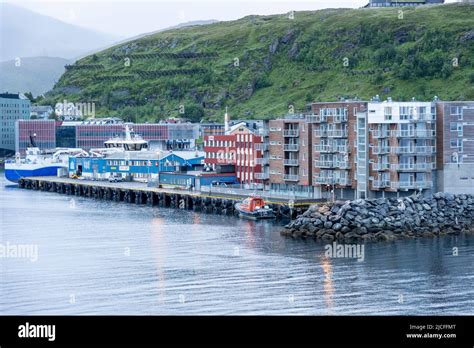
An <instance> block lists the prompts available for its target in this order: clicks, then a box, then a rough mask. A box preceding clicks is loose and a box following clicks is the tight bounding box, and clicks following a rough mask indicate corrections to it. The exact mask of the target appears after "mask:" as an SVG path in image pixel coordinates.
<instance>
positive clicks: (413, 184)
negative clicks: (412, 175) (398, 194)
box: [391, 181, 433, 189]
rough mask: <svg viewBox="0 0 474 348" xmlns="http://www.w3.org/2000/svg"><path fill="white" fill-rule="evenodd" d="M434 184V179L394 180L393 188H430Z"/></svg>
mask: <svg viewBox="0 0 474 348" xmlns="http://www.w3.org/2000/svg"><path fill="white" fill-rule="evenodd" d="M432 185H433V182H432V181H394V182H392V184H391V187H392V188H393V189H428V188H431V187H432Z"/></svg>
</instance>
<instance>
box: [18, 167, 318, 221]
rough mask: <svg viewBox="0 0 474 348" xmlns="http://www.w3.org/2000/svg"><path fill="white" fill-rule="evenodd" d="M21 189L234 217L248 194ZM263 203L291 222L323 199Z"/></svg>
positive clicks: (28, 185) (122, 185) (43, 180)
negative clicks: (235, 205)
mask: <svg viewBox="0 0 474 348" xmlns="http://www.w3.org/2000/svg"><path fill="white" fill-rule="evenodd" d="M18 187H20V188H22V189H29V190H37V191H45V192H56V193H60V194H65V195H69V196H80V197H90V198H95V199H102V200H109V201H115V202H125V203H130V204H143V205H149V206H158V207H170V208H176V209H185V210H193V211H200V212H203V213H208V214H219V215H237V212H236V211H235V209H234V204H235V203H237V202H239V201H241V200H242V199H243V198H246V197H248V195H244V194H239V193H235V192H232V190H231V189H230V190H227V191H228V192H223V191H222V190H219V192H212V189H211V190H210V191H211V192H201V191H191V190H185V189H177V188H158V187H149V186H148V185H147V184H146V183H141V182H116V183H112V182H107V181H92V180H79V179H70V178H58V177H51V176H48V177H27V178H21V179H20V180H19V181H18ZM263 198H265V201H266V203H267V204H268V206H269V207H270V208H272V209H273V211H274V212H275V214H276V216H277V218H283V219H285V218H286V219H293V218H295V217H296V216H297V215H300V214H302V213H304V212H305V211H306V210H307V209H308V208H309V206H310V205H312V204H315V203H322V202H323V200H314V199H313V200H311V199H301V198H284V197H271V196H265V195H263Z"/></svg>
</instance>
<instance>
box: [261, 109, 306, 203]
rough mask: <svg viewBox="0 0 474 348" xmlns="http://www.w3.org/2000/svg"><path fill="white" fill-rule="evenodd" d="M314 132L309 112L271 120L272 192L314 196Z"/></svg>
mask: <svg viewBox="0 0 474 348" xmlns="http://www.w3.org/2000/svg"><path fill="white" fill-rule="evenodd" d="M311 131H312V124H311V123H309V122H308V120H307V116H306V115H288V116H286V117H284V118H281V119H277V120H270V121H269V122H268V137H267V139H268V162H269V172H268V178H269V179H268V188H269V190H270V191H271V192H272V193H275V194H283V195H287V194H288V195H294V196H302V197H313V196H314V188H313V186H312V175H313V170H312V165H311V163H312V152H311V146H312V138H311Z"/></svg>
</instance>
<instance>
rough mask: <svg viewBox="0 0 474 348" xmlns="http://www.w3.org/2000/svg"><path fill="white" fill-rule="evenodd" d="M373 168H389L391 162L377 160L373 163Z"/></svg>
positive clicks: (377, 169) (379, 169)
mask: <svg viewBox="0 0 474 348" xmlns="http://www.w3.org/2000/svg"><path fill="white" fill-rule="evenodd" d="M372 169H373V170H376V171H382V170H389V169H390V163H380V162H375V163H372Z"/></svg>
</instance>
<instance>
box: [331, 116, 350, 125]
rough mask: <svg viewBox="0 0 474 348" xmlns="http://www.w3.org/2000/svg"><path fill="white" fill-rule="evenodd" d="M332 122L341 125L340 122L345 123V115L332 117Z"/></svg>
mask: <svg viewBox="0 0 474 348" xmlns="http://www.w3.org/2000/svg"><path fill="white" fill-rule="evenodd" d="M332 121H333V122H334V123H342V122H347V115H344V116H334V117H333V118H332Z"/></svg>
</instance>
